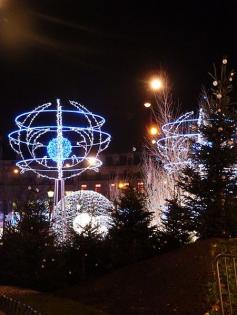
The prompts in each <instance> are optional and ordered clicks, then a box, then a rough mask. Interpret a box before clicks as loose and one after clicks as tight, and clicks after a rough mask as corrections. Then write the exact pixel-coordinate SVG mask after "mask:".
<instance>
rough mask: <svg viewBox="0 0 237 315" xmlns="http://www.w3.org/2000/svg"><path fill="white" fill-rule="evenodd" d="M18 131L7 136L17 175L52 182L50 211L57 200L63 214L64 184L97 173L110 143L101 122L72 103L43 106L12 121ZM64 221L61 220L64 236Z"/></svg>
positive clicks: (99, 118) (83, 107)
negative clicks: (28, 174) (16, 158)
mask: <svg viewBox="0 0 237 315" xmlns="http://www.w3.org/2000/svg"><path fill="white" fill-rule="evenodd" d="M15 122H16V125H17V126H18V129H17V130H16V131H13V132H11V133H10V134H9V135H8V138H9V142H10V145H11V147H12V148H13V150H14V151H15V152H16V153H17V154H18V155H19V156H20V160H19V161H18V162H17V163H16V165H17V166H18V167H19V168H20V169H21V173H24V172H26V171H32V172H34V173H36V174H37V175H39V176H41V177H46V178H49V179H53V180H54V181H55V188H54V208H56V207H57V205H58V202H59V201H60V200H61V213H62V214H63V218H64V215H66V214H65V204H64V191H65V188H64V187H65V186H64V181H65V180H66V179H68V178H71V177H74V176H78V175H80V174H82V173H83V172H85V171H87V170H93V171H98V168H99V167H100V166H101V165H102V162H101V160H100V159H99V154H100V153H101V152H102V151H104V150H105V149H106V148H107V147H108V145H109V143H110V141H111V136H110V134H108V133H106V132H104V131H102V130H101V129H102V126H103V125H104V123H105V119H104V118H103V117H101V116H99V115H97V114H94V113H92V112H90V111H89V110H88V109H87V108H86V107H85V106H83V105H81V104H79V103H78V102H75V101H70V100H69V101H65V102H63V104H62V102H61V100H60V99H57V100H56V102H55V103H46V104H43V105H40V106H38V107H36V108H35V109H34V110H32V111H30V112H26V113H23V114H21V115H19V116H17V117H16V119H15ZM65 224H66V217H65V218H64V219H63V225H62V226H63V235H64V234H65V230H66V227H65Z"/></svg>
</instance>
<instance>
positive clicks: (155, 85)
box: [150, 77, 164, 91]
mask: <svg viewBox="0 0 237 315" xmlns="http://www.w3.org/2000/svg"><path fill="white" fill-rule="evenodd" d="M163 87H164V84H163V81H162V80H161V79H160V78H159V77H155V78H153V79H151V81H150V88H151V89H152V90H153V91H160V90H161V89H162V88H163Z"/></svg>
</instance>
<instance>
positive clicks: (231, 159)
mask: <svg viewBox="0 0 237 315" xmlns="http://www.w3.org/2000/svg"><path fill="white" fill-rule="evenodd" d="M233 76H234V72H233V71H230V72H228V71H227V59H223V60H222V65H221V68H220V71H216V69H215V71H214V75H212V79H213V82H212V89H211V90H210V92H208V93H205V94H204V96H203V102H202V104H201V108H200V117H199V126H198V127H197V128H198V134H199V136H198V140H196V141H195V142H194V143H192V146H191V157H190V159H191V161H192V163H191V165H189V166H188V167H187V168H186V169H185V170H184V172H183V174H182V176H181V179H180V182H179V186H180V188H181V189H182V190H183V197H184V199H183V202H182V205H183V206H184V207H186V208H187V209H188V210H189V212H190V214H191V215H190V222H193V221H195V222H196V224H195V229H196V231H197V232H198V233H199V234H200V237H202V238H209V237H231V236H236V235H237V178H236V175H237V136H236V132H237V106H236V104H235V103H233V102H232V100H231V92H232V80H233Z"/></svg>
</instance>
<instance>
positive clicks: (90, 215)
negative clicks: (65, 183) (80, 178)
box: [53, 190, 113, 242]
mask: <svg viewBox="0 0 237 315" xmlns="http://www.w3.org/2000/svg"><path fill="white" fill-rule="evenodd" d="M64 202H65V213H62V207H61V201H60V202H59V204H58V206H57V207H56V209H55V211H54V216H53V230H54V231H55V234H56V235H57V239H58V241H59V242H60V241H61V240H62V239H63V237H64V240H66V239H67V238H68V237H67V236H68V233H70V229H73V230H74V231H75V232H76V233H78V234H80V233H83V232H85V231H86V229H87V228H88V227H90V228H92V229H93V228H94V229H95V230H96V231H97V232H98V233H101V234H106V233H107V231H108V229H109V226H110V224H111V212H112V209H113V204H112V202H110V201H109V200H108V199H107V198H106V197H104V196H103V195H102V194H100V193H98V192H95V191H92V190H79V191H75V192H72V193H71V194H70V195H69V196H66V197H65V198H64ZM64 224H65V226H66V227H67V229H66V231H64V232H65V234H64V236H63V234H62V231H63V226H64Z"/></svg>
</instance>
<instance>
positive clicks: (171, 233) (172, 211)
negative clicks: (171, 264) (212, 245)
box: [159, 196, 193, 251]
mask: <svg viewBox="0 0 237 315" xmlns="http://www.w3.org/2000/svg"><path fill="white" fill-rule="evenodd" d="M192 226H193V223H192V222H191V221H190V213H189V211H188V209H187V208H185V207H182V205H181V204H180V201H179V198H178V196H175V197H174V198H173V199H172V200H168V202H167V204H166V209H165V211H164V212H163V216H162V229H161V231H160V232H159V239H160V247H161V251H166V250H171V249H175V248H178V247H180V246H182V245H184V244H187V243H189V242H190V230H192Z"/></svg>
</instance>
